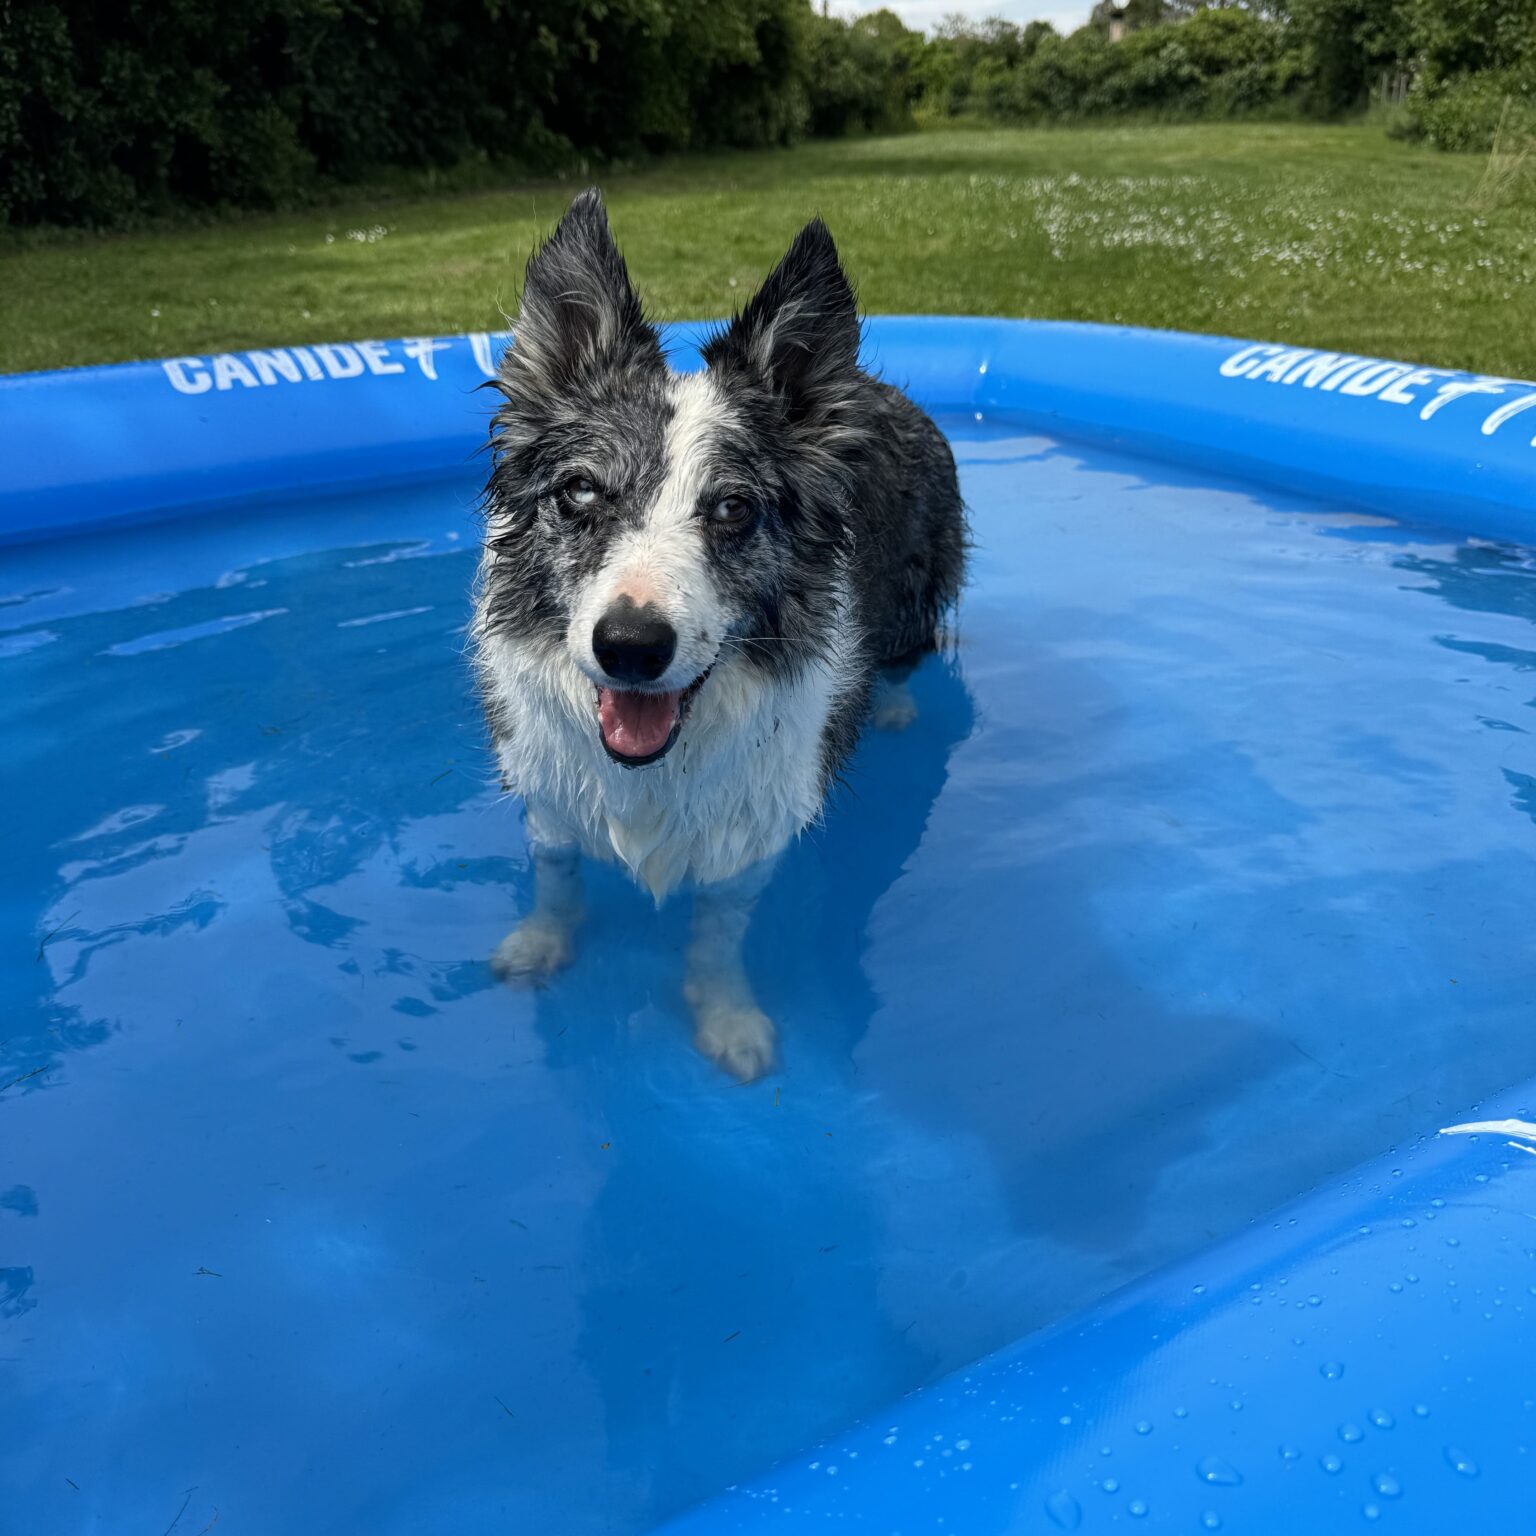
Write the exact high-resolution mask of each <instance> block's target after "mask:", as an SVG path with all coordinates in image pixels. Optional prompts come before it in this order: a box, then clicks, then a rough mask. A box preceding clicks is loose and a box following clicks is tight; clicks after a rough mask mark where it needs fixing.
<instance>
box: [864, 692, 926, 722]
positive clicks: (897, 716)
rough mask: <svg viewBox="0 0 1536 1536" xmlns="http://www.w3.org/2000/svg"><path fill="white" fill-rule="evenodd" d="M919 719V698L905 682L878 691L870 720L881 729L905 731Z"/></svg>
mask: <svg viewBox="0 0 1536 1536" xmlns="http://www.w3.org/2000/svg"><path fill="white" fill-rule="evenodd" d="M916 719H917V700H916V699H914V698H913V697H912V690H911V689H910V688H908V687H907V685H906V684H905V683H900V684H896V685H895V686H889V685H888V686H885V687H882V688H880V689H878V690H877V691H876V694H875V706H874V709H873V711H872V712H871V714H870V721H871V723H872V724H873V725H874V727H875V729H876V730H879V731H904V730H906V728H907V727H908V726H909V725H911V724H912V722H913V721H914V720H916Z"/></svg>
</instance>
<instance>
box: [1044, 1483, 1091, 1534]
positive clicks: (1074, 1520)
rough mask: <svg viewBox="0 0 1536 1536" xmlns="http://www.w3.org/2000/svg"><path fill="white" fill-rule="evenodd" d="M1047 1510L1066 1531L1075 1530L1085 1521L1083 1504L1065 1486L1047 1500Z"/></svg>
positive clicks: (1055, 1522)
mask: <svg viewBox="0 0 1536 1536" xmlns="http://www.w3.org/2000/svg"><path fill="white" fill-rule="evenodd" d="M1045 1512H1046V1514H1048V1515H1049V1516H1050V1517H1051V1520H1052V1523H1053V1524H1055V1525H1059V1526H1060V1527H1061V1529H1062V1530H1064V1531H1075V1530H1076V1529H1077V1528H1078V1526H1080V1525H1081V1524H1082V1523H1083V1510H1082V1506H1081V1505H1080V1504H1079V1503H1078V1502H1077V1500H1076V1499H1074V1498H1073V1497H1072V1495H1071V1494H1070V1493H1068V1492H1067V1490H1066V1489H1065V1488H1063V1489H1061V1490H1060V1491H1059V1492H1057V1493H1053V1494H1052V1495H1051V1496H1050V1498H1048V1499H1047V1500H1046V1501H1045Z"/></svg>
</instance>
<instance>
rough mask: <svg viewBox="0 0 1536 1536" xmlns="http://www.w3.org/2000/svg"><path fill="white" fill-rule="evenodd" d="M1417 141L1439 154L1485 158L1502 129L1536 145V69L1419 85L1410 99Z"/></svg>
mask: <svg viewBox="0 0 1536 1536" xmlns="http://www.w3.org/2000/svg"><path fill="white" fill-rule="evenodd" d="M1407 107H1408V121H1409V123H1410V125H1411V129H1412V132H1413V133H1414V134H1415V136H1417V137H1420V138H1423V139H1425V140H1426V141H1427V142H1428V143H1430V144H1433V145H1434V146H1435V148H1436V149H1448V150H1460V151H1474V152H1477V153H1486V152H1487V151H1488V150H1490V149H1491V148H1493V143H1494V138H1495V135H1497V134H1498V133H1499V131H1500V129H1501V128H1502V130H1503V132H1504V134H1506V135H1508V136H1510V137H1511V138H1524V139H1536V69H1532V68H1531V67H1530V66H1524V67H1521V68H1516V69H1496V70H1484V71H1482V72H1481V73H1478V74H1468V75H1459V76H1457V77H1456V78H1454V79H1452V80H1448V81H1445V82H1443V83H1441V84H1439V85H1433V86H1431V85H1423V84H1418V85H1416V86H1415V89H1414V90H1413V91H1411V92H1410V93H1409V96H1408V103H1407Z"/></svg>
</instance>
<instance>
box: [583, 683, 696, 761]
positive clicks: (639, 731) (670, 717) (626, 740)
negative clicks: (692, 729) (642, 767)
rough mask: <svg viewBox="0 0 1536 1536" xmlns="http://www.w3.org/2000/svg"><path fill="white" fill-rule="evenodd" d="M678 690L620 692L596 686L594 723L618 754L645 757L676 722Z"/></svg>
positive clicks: (660, 744) (655, 749)
mask: <svg viewBox="0 0 1536 1536" xmlns="http://www.w3.org/2000/svg"><path fill="white" fill-rule="evenodd" d="M681 698H682V694H681V692H678V693H620V692H618V691H617V690H616V689H613V688H603V689H600V690H599V692H598V695H597V725H598V729H599V730H600V731H602V733H603V740H604V741H605V742H607V743H608V747H609V749H610V750H611V751H614V752H617V753H618V754H619V756H620V757H649V756H650V755H651V753H653V752H659V751H660V750H661V749H662V748H663V747H664V746H665V745H666V744H667V737H668V736H670V735H671V734H672V727H673V726H674V725H676V724H677V716H678V703H679V701H680V700H681Z"/></svg>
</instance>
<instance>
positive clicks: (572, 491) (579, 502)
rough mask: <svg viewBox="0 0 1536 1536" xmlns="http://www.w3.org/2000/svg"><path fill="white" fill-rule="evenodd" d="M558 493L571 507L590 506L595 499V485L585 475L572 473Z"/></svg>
mask: <svg viewBox="0 0 1536 1536" xmlns="http://www.w3.org/2000/svg"><path fill="white" fill-rule="evenodd" d="M560 493H561V495H563V496H564V497H565V499H566V500H567V501H568V502H569V503H570V504H571V505H572V506H573V507H590V506H591V505H592V503H593V502H594V501H596V500H597V486H596V485H595V484H593V482H592V481H591V480H590V479H589V478H588V477H587V476H586V475H572V476H571V478H570V479H569V480H567V481H566V482H565V484H564V485H562V486H561V487H560Z"/></svg>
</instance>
